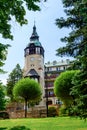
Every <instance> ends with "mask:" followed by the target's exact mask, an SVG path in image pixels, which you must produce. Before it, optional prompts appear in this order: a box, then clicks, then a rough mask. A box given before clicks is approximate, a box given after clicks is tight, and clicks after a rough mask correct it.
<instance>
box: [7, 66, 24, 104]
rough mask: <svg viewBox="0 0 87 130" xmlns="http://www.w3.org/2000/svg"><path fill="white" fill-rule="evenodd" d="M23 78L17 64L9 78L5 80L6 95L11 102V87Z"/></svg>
mask: <svg viewBox="0 0 87 130" xmlns="http://www.w3.org/2000/svg"><path fill="white" fill-rule="evenodd" d="M22 77H23V72H22V69H21V67H20V65H19V64H17V65H16V67H15V68H14V69H13V70H12V72H11V73H10V74H9V78H8V79H7V95H8V96H9V97H10V98H11V101H12V100H13V93H12V91H13V87H14V85H15V83H16V82H18V80H20V79H21V78H22Z"/></svg>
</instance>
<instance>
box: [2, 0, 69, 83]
mask: <svg viewBox="0 0 87 130" xmlns="http://www.w3.org/2000/svg"><path fill="white" fill-rule="evenodd" d="M61 1H62V0H48V1H47V2H45V3H40V7H41V11H36V12H33V11H28V10H27V13H26V18H27V19H28V24H27V25H23V26H22V27H21V26H19V25H18V24H17V23H16V22H15V21H14V20H13V21H12V22H11V24H12V34H13V36H14V40H13V41H11V40H7V39H3V38H2V37H1V35H0V42H1V43H4V44H10V45H11V47H10V48H9V49H8V55H7V60H6V61H5V65H4V67H3V69H4V70H5V71H7V73H6V74H0V80H1V81H2V82H3V83H4V84H5V83H6V79H7V78H8V75H9V74H10V73H11V71H12V70H13V69H14V68H15V66H16V65H17V64H20V66H21V68H23V67H24V48H26V46H27V44H28V43H29V41H30V36H31V34H32V31H33V26H34V21H35V25H36V29H37V33H38V35H39V41H40V42H41V44H42V46H43V47H44V50H45V58H44V61H45V63H46V62H48V61H51V62H52V61H54V60H57V61H59V60H61V58H60V57H58V56H56V49H58V48H59V47H62V46H64V45H65V44H64V43H62V42H61V41H60V38H62V37H64V36H65V35H66V36H67V34H68V33H69V30H68V29H65V28H64V29H59V28H58V27H57V26H56V24H55V20H56V19H57V18H60V17H65V13H64V8H63V4H62V2H61ZM64 58H65V57H63V58H62V59H64Z"/></svg>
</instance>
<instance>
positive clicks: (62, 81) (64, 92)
mask: <svg viewBox="0 0 87 130" xmlns="http://www.w3.org/2000/svg"><path fill="white" fill-rule="evenodd" d="M76 72H77V71H76V70H75V71H74V70H71V71H66V72H62V73H61V74H60V75H59V76H58V77H57V78H56V80H55V82H54V93H55V94H56V96H57V97H58V98H60V99H61V100H62V101H63V103H64V105H65V106H66V107H69V106H70V105H72V104H73V96H72V95H70V91H71V88H72V87H73V84H72V78H73V76H74V75H75V74H76Z"/></svg>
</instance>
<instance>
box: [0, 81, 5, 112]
mask: <svg viewBox="0 0 87 130" xmlns="http://www.w3.org/2000/svg"><path fill="white" fill-rule="evenodd" d="M5 102H6V100H5V93H4V89H3V85H2V83H1V82H0V110H4V109H5Z"/></svg>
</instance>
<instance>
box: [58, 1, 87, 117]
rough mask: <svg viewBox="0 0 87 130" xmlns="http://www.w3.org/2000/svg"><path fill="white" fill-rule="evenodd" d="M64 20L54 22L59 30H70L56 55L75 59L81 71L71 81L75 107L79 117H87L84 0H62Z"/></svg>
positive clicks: (86, 35)
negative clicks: (75, 102)
mask: <svg viewBox="0 0 87 130" xmlns="http://www.w3.org/2000/svg"><path fill="white" fill-rule="evenodd" d="M63 5H64V8H65V10H64V11H65V13H66V16H67V17H66V18H63V17H61V18H60V19H57V20H56V24H57V25H58V27H59V28H63V27H66V28H71V29H72V31H71V32H70V33H69V35H68V36H65V37H64V38H62V39H61V41H62V42H66V46H65V47H62V48H59V49H57V55H60V56H63V55H69V56H73V57H75V58H76V62H75V61H74V63H75V65H77V64H78V67H79V69H80V70H81V71H80V72H79V73H78V74H77V76H76V78H75V80H74V81H75V82H74V81H73V83H74V85H75V87H73V92H72V93H73V95H74V96H75V97H77V98H76V101H78V103H77V104H76V105H75V107H76V109H77V111H79V116H80V117H82V118H86V117H87V69H86V68H87V1H86V0H63Z"/></svg>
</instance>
